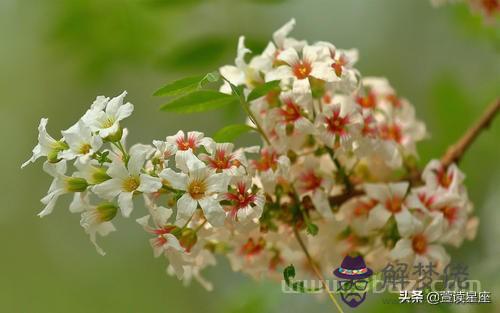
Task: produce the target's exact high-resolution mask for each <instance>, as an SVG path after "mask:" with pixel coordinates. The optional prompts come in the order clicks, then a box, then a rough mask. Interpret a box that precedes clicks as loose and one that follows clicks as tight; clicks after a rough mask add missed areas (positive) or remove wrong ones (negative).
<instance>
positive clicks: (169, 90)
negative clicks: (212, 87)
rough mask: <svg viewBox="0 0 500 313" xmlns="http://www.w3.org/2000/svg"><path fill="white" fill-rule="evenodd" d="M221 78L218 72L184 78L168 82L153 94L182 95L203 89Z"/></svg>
mask: <svg viewBox="0 0 500 313" xmlns="http://www.w3.org/2000/svg"><path fill="white" fill-rule="evenodd" d="M219 78H220V75H219V73H218V72H211V73H208V74H206V75H197V76H191V77H186V78H182V79H179V80H176V81H173V82H171V83H169V84H166V85H165V86H163V87H162V88H160V89H158V90H157V91H156V92H155V93H154V94H153V95H154V96H169V97H174V96H180V95H183V94H186V93H189V92H191V91H194V90H196V89H201V88H203V86H204V85H206V84H207V83H214V82H217V81H218V80H219Z"/></svg>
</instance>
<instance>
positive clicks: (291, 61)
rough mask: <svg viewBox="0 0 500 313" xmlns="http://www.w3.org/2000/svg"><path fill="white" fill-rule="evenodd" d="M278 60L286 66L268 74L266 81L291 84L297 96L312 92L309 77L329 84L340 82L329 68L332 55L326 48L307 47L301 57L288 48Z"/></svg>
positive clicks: (295, 51)
mask: <svg viewBox="0 0 500 313" xmlns="http://www.w3.org/2000/svg"><path fill="white" fill-rule="evenodd" d="M278 60H280V61H282V62H284V63H285V64H284V65H281V66H279V67H277V68H276V69H273V70H271V71H270V72H268V73H266V81H273V80H282V81H284V82H290V84H291V86H292V89H293V91H294V92H295V93H297V94H309V93H310V92H311V86H310V83H309V77H314V78H317V79H321V80H324V81H328V82H331V81H335V80H338V78H337V76H336V75H335V73H334V72H333V71H332V70H331V68H330V66H329V63H330V53H329V51H328V48H326V47H324V46H305V47H304V48H303V49H302V55H301V56H299V53H298V52H297V50H295V49H294V48H288V49H286V50H284V51H282V52H281V53H280V54H279V55H278Z"/></svg>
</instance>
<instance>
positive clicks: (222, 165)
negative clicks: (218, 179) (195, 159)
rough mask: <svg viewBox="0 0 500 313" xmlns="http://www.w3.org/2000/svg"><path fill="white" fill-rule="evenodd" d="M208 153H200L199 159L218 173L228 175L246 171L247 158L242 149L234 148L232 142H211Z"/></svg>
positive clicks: (238, 174)
mask: <svg viewBox="0 0 500 313" xmlns="http://www.w3.org/2000/svg"><path fill="white" fill-rule="evenodd" d="M208 150H209V153H210V155H207V154H200V156H199V157H200V160H202V161H204V162H205V163H206V164H207V166H208V167H209V168H211V169H213V170H215V171H216V172H218V173H224V174H226V175H228V176H241V175H244V174H245V173H246V166H247V165H248V164H247V159H246V157H245V153H244V150H243V149H238V150H236V151H233V150H234V144H232V143H217V144H213V145H212V146H211V147H210V148H209V149H208Z"/></svg>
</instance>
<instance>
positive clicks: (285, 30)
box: [273, 18, 295, 48]
mask: <svg viewBox="0 0 500 313" xmlns="http://www.w3.org/2000/svg"><path fill="white" fill-rule="evenodd" d="M294 26H295V19H294V18H292V19H291V20H290V21H288V22H287V23H286V24H285V25H283V26H281V27H280V29H278V30H277V31H275V32H274V33H273V40H274V42H275V43H276V45H277V46H278V47H280V48H283V43H284V41H285V38H286V37H287V36H288V34H289V33H290V32H291V31H292V30H293V27H294Z"/></svg>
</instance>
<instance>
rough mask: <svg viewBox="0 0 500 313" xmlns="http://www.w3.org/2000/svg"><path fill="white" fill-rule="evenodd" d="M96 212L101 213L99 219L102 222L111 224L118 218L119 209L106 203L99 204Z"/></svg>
mask: <svg viewBox="0 0 500 313" xmlns="http://www.w3.org/2000/svg"><path fill="white" fill-rule="evenodd" d="M96 210H97V212H98V213H99V218H100V220H101V221H102V222H109V221H111V220H112V219H113V218H114V217H115V216H116V213H117V212H118V207H117V206H116V205H114V204H113V203H109V202H104V203H101V204H99V205H98V206H97V208H96Z"/></svg>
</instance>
